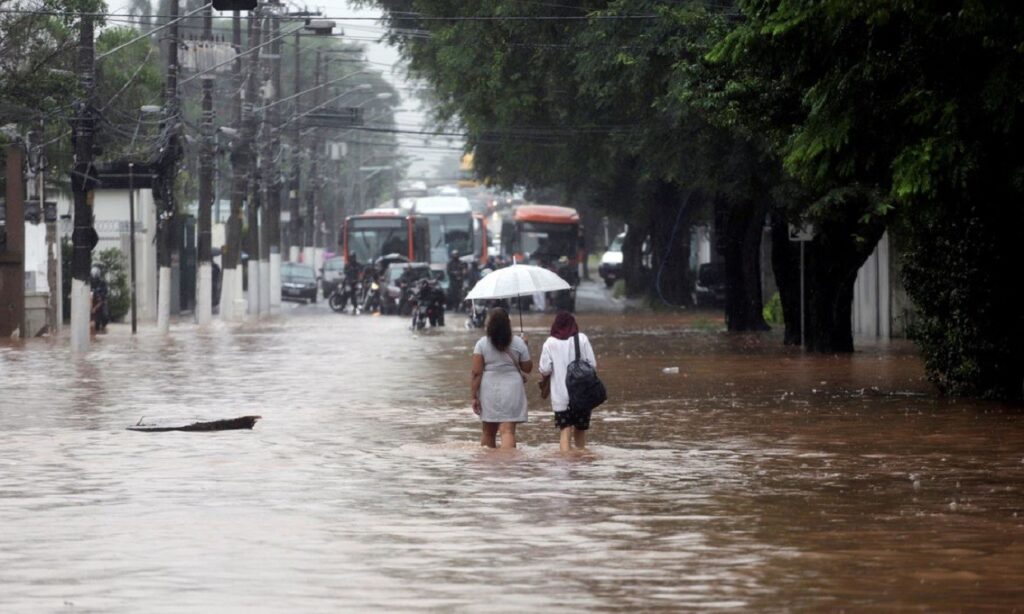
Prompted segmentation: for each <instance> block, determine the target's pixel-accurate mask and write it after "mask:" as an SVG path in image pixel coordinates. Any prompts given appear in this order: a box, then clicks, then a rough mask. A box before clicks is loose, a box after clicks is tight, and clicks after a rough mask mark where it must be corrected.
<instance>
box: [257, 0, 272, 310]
mask: <svg viewBox="0 0 1024 614" xmlns="http://www.w3.org/2000/svg"><path fill="white" fill-rule="evenodd" d="M270 3H271V2H266V3H264V7H266V6H267V5H268V4H270ZM265 10H266V12H265V13H262V15H263V19H262V21H261V22H260V24H261V25H262V26H263V36H264V38H265V40H267V41H268V42H269V41H270V27H271V26H270V22H272V21H273V20H274V10H273V8H270V9H265ZM259 54H260V56H261V62H260V70H261V72H260V73H259V74H260V83H261V86H262V87H261V90H262V92H261V93H262V96H261V98H262V105H263V106H266V105H267V104H269V101H270V99H271V95H272V93H271V92H270V88H271V87H272V83H271V80H270V75H269V74H268V71H267V66H266V63H265V62H263V61H262V60H263V59H267V58H266V55H267V54H265V53H264V52H263V50H260V52H259ZM267 119H268V114H267V112H266V111H265V110H264V111H263V113H262V116H261V117H260V132H259V134H260V145H259V147H258V151H259V152H260V154H259V155H260V164H259V168H260V171H259V178H260V188H259V189H260V201H259V202H260V210H259V213H260V216H259V224H260V232H259V252H258V253H259V259H260V267H259V273H260V282H259V313H260V315H266V314H268V313H270V235H269V234H268V232H267V231H268V222H269V217H270V215H269V213H270V212H269V210H268V209H269V207H268V203H269V200H270V192H271V191H272V190H270V189H268V188H269V186H270V185H271V184H272V183H273V174H274V154H273V152H271V151H270V132H271V130H272V128H271V126H270V122H269V121H267Z"/></svg>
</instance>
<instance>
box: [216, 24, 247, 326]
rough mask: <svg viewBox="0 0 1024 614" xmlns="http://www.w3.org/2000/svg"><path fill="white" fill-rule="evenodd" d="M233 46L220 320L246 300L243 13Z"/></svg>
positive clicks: (232, 316)
mask: <svg viewBox="0 0 1024 614" xmlns="http://www.w3.org/2000/svg"><path fill="white" fill-rule="evenodd" d="M231 43H232V45H233V46H234V48H235V63H234V66H233V67H232V71H231V72H232V75H231V76H232V84H233V86H234V88H235V100H234V123H235V136H234V138H233V139H232V147H231V175H232V177H231V213H230V214H229V215H228V223H227V228H226V233H225V234H226V237H225V239H226V245H224V250H223V251H222V252H221V267H222V273H221V276H222V277H221V280H222V281H221V298H220V317H221V318H222V319H224V320H228V321H230V320H235V319H237V318H238V317H239V316H240V315H241V310H240V309H239V305H238V302H239V301H240V300H241V299H242V273H241V271H239V270H238V265H239V263H240V262H241V254H242V206H243V205H244V204H245V194H246V173H247V171H248V169H249V157H250V156H249V147H248V144H247V143H246V140H245V134H246V125H247V123H248V120H247V112H246V109H250V110H251V109H252V99H249V100H247V101H244V102H243V100H244V95H243V94H242V90H243V88H244V87H247V85H248V81H245V82H243V77H242V55H241V54H242V13H241V11H234V12H233V14H232V19H231Z"/></svg>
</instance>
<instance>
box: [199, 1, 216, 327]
mask: <svg viewBox="0 0 1024 614" xmlns="http://www.w3.org/2000/svg"><path fill="white" fill-rule="evenodd" d="M203 41H204V42H205V43H206V49H205V50H204V52H205V53H207V54H209V53H210V52H211V51H212V49H211V48H210V44H211V43H212V42H213V9H212V8H211V7H206V9H205V10H204V11H203ZM200 79H202V83H203V124H202V139H203V142H202V145H201V147H202V148H201V150H200V152H199V220H198V226H199V233H198V234H199V237H198V238H199V241H198V243H199V245H198V251H199V254H198V256H199V267H198V268H199V275H198V286H199V287H198V288H197V291H196V321H197V322H198V324H199V325H200V326H206V325H208V324H209V323H210V321H211V320H212V319H213V245H212V244H211V243H212V240H213V225H212V220H211V219H210V216H211V211H212V208H213V79H214V75H213V74H212V73H210V74H205V75H202V76H201V77H200Z"/></svg>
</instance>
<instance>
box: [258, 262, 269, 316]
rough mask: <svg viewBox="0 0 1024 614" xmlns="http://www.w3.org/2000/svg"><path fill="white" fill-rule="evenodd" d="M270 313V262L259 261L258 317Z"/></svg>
mask: <svg viewBox="0 0 1024 614" xmlns="http://www.w3.org/2000/svg"><path fill="white" fill-rule="evenodd" d="M269 313H270V260H260V315H264V316H265V315H268V314H269Z"/></svg>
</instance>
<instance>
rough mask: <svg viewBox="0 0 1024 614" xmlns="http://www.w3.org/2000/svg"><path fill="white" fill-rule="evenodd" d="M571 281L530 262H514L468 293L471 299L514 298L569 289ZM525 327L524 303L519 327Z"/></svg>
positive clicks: (520, 311)
mask: <svg viewBox="0 0 1024 614" xmlns="http://www.w3.org/2000/svg"><path fill="white" fill-rule="evenodd" d="M568 289H569V283H568V282H567V281H565V280H564V279H562V278H561V277H559V276H558V275H557V274H556V273H554V272H553V271H549V270H548V269H545V268H541V267H539V266H532V265H529V264H513V265H512V266H508V267H505V268H503V269H498V270H497V271H494V272H493V273H490V274H489V275H487V276H486V277H484V278H483V279H481V280H480V281H478V282H477V283H476V285H475V286H473V289H472V290H470V291H469V294H467V295H466V298H468V299H469V300H471V301H475V300H482V299H497V298H512V297H514V296H526V295H527V294H533V293H534V292H557V291H559V290H568ZM522 328H523V305H522V303H521V302H520V304H519V329H520V330H522Z"/></svg>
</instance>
